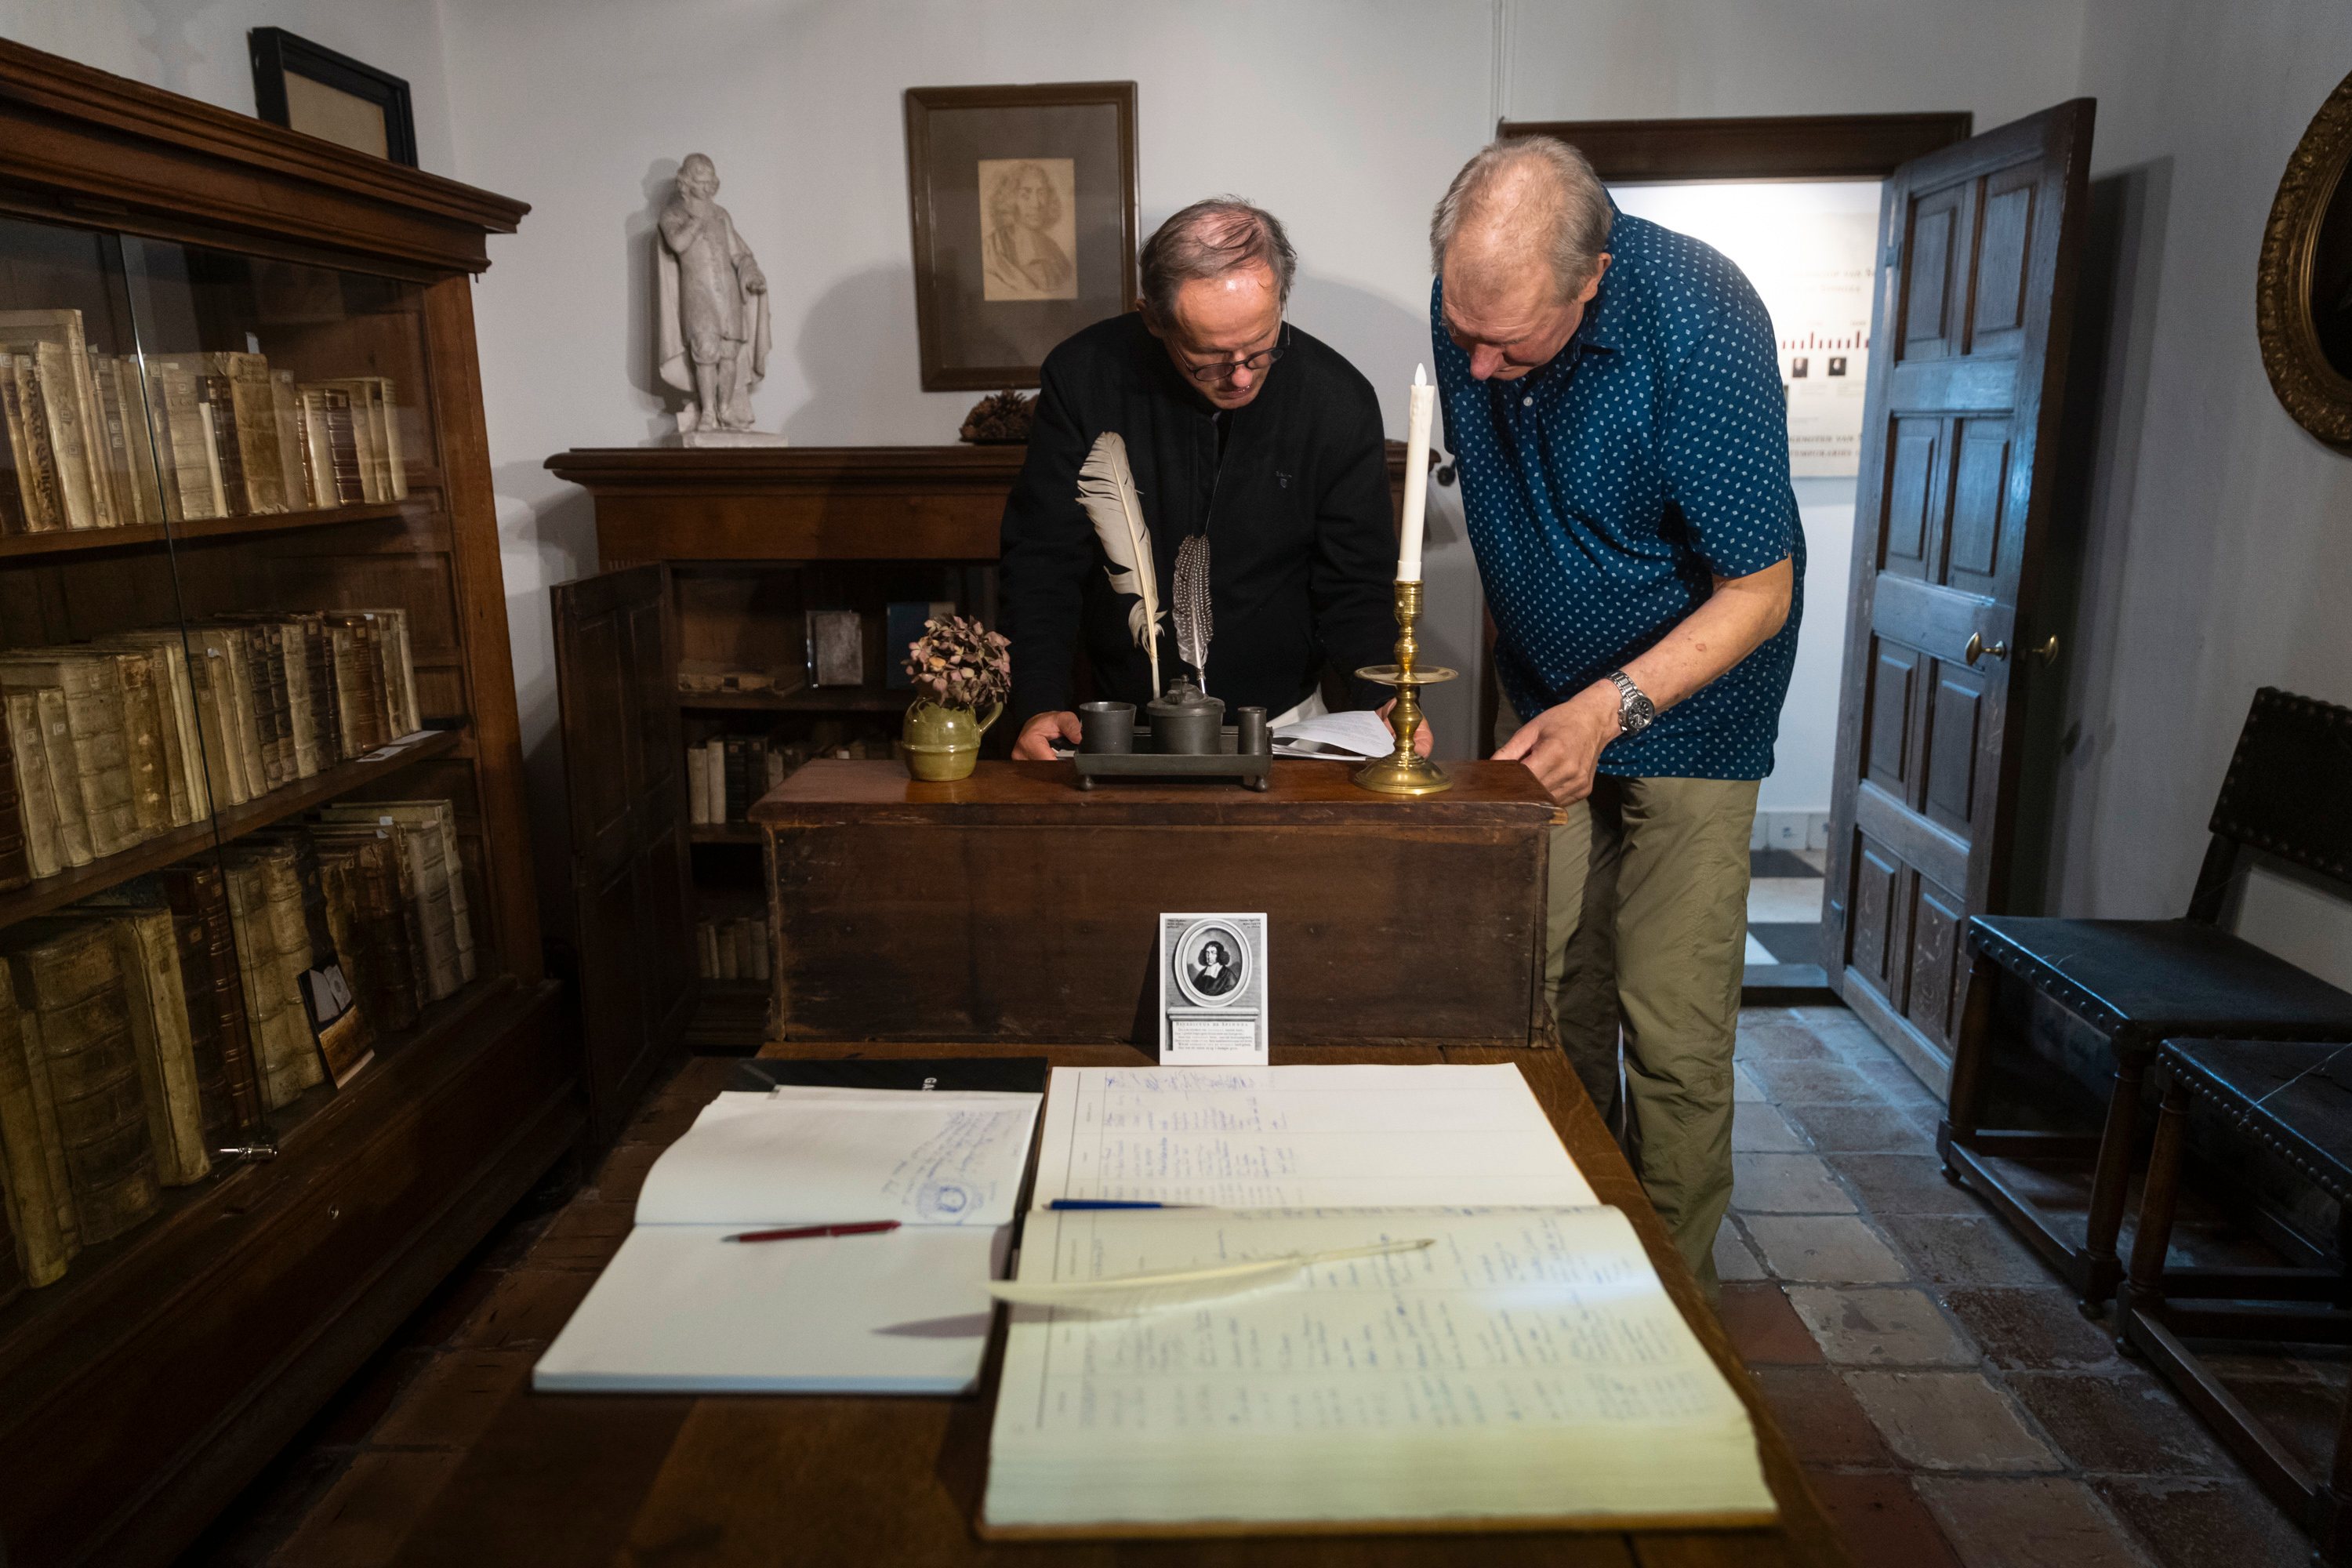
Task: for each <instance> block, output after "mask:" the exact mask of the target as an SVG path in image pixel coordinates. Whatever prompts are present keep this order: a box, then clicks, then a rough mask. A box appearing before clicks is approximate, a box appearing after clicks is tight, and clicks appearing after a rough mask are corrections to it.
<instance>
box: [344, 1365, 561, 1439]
mask: <svg viewBox="0 0 2352 1568" xmlns="http://www.w3.org/2000/svg"><path fill="white" fill-rule="evenodd" d="M539 1355H540V1352H538V1351H537V1350H535V1349H533V1350H512V1351H486V1350H472V1349H460V1350H453V1351H446V1352H443V1353H442V1355H441V1357H440V1359H439V1360H438V1361H436V1362H435V1363H433V1364H432V1365H431V1366H429V1367H427V1368H425V1371H424V1373H422V1374H421V1375H420V1376H419V1377H418V1378H417V1379H416V1381H415V1384H412V1385H411V1386H410V1388H409V1390H408V1392H407V1393H406V1394H404V1396H403V1397H402V1399H401V1401H400V1405H399V1406H398V1408H396V1409H394V1411H393V1413H392V1414H391V1415H389V1416H388V1417H386V1418H385V1419H384V1421H383V1423H382V1424H381V1425H379V1426H377V1427H376V1429H375V1434H374V1436H373V1439H372V1440H373V1443H374V1444H375V1445H376V1446H377V1447H394V1448H406V1447H419V1448H464V1447H470V1446H471V1445H472V1444H473V1442H474V1441H475V1439H477V1438H478V1437H479V1436H481V1435H482V1434H483V1433H484V1432H486V1431H488V1429H489V1425H490V1421H491V1419H492V1418H493V1417H494V1416H496V1415H498V1413H499V1406H501V1405H504V1404H505V1403H506V1402H507V1399H508V1398H509V1396H510V1395H511V1394H514V1393H515V1392H516V1391H517V1390H519V1389H520V1388H521V1387H523V1385H524V1384H527V1383H528V1382H529V1381H530V1365H531V1363H533V1362H535V1361H537V1360H538V1359H539Z"/></svg>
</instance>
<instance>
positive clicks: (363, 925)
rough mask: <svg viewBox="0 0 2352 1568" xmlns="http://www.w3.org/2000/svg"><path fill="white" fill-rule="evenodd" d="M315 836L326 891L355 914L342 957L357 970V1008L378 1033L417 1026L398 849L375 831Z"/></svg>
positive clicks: (336, 829)
mask: <svg viewBox="0 0 2352 1568" xmlns="http://www.w3.org/2000/svg"><path fill="white" fill-rule="evenodd" d="M314 836H315V837H316V838H317V840H318V843H319V856H320V868H321V871H322V873H323V874H324V875H325V876H326V877H327V878H328V879H329V886H330V888H331V889H334V888H340V889H341V890H342V894H343V896H344V897H345V898H347V899H348V900H350V903H351V907H352V911H353V921H352V936H353V941H354V946H353V947H352V948H350V949H344V950H342V951H343V952H344V953H345V956H346V957H348V958H349V959H350V960H351V961H352V963H353V965H354V966H355V967H356V969H357V973H355V974H353V975H352V977H351V978H352V989H353V990H354V991H356V992H357V993H358V994H359V998H360V1005H361V1007H362V1009H363V1010H364V1011H365V1013H366V1014H367V1016H369V1017H370V1018H371V1019H372V1020H373V1022H374V1024H375V1026H376V1027H377V1028H379V1029H405V1028H407V1027H408V1026H410V1025H411V1024H414V1023H415V1022H416V1014H417V1009H418V1007H419V1006H420V1005H422V997H421V994H420V991H419V987H418V981H417V970H416V959H415V952H414V950H413V949H412V947H411V946H410V941H409V923H410V917H409V914H408V911H407V910H404V908H403V906H402V903H401V897H400V867H399V864H398V849H397V847H396V846H394V843H393V840H392V836H391V835H390V834H389V833H386V832H384V831H383V830H382V829H381V828H376V827H362V826H321V827H320V828H319V829H317V830H316V833H315V835H314ZM329 907H330V910H332V908H333V905H332V902H330V906H329Z"/></svg>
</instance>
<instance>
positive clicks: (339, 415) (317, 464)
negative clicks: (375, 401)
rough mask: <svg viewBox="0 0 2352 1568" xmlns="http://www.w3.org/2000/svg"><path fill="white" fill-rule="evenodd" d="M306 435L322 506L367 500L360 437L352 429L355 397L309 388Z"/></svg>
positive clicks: (313, 480)
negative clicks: (361, 463)
mask: <svg viewBox="0 0 2352 1568" xmlns="http://www.w3.org/2000/svg"><path fill="white" fill-rule="evenodd" d="M301 398H302V434H303V438H304V441H305V443H306V450H307V453H308V456H309V458H310V463H309V473H310V482H311V485H312V487H313V489H314V491H315V495H316V504H318V505H320V506H353V505H356V504H358V503H359V502H361V501H363V500H367V485H366V481H365V480H364V479H362V477H361V474H360V448H359V441H358V437H357V433H356V432H355V431H354V430H353V429H352V395H351V394H350V393H349V392H347V391H345V390H344V389H342V388H341V387H338V386H305V387H304V388H302V392H301Z"/></svg>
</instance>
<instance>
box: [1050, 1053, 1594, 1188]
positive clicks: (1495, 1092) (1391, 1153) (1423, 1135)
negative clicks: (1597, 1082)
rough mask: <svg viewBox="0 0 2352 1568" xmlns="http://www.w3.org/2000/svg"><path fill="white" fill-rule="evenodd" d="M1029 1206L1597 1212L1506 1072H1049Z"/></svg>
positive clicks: (1537, 1112) (1512, 1072)
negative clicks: (1062, 1201)
mask: <svg viewBox="0 0 2352 1568" xmlns="http://www.w3.org/2000/svg"><path fill="white" fill-rule="evenodd" d="M1034 1191H1035V1196H1034V1202H1035V1203H1036V1204H1037V1205H1040V1206H1043V1205H1045V1204H1047V1203H1050V1202H1052V1201H1053V1200H1054V1199H1055V1198H1097V1199H1122V1200H1127V1201H1130V1202H1155V1203H1169V1204H1213V1205H1218V1206H1220V1207H1223V1208H1276V1207H1284V1208H1297V1207H1382V1206H1389V1205H1417V1204H1444V1205H1453V1204H1521V1205H1549V1206H1554V1207H1561V1208H1580V1207H1585V1206H1589V1205H1593V1204H1596V1203H1598V1202H1599V1201H1600V1200H1599V1199H1597V1198H1596V1197H1594V1195H1593V1193H1592V1188H1591V1185H1589V1184H1587V1183H1586V1182H1585V1179H1584V1177H1583V1174H1582V1173H1580V1172H1579V1171H1578V1170H1577V1168H1576V1162H1575V1161H1573V1160H1571V1159H1570V1158H1569V1153H1568V1151H1567V1149H1565V1148H1564V1147H1562V1146H1561V1144H1560V1141H1559V1134H1558V1133H1556V1132H1554V1131H1552V1125H1551V1121H1550V1119H1549V1117H1547V1116H1545V1115H1544V1112H1543V1107H1542V1106H1540V1105H1538V1103H1537V1102H1536V1097H1535V1093H1534V1091H1533V1090H1531V1089H1528V1082H1527V1079H1525V1078H1523V1077H1521V1076H1520V1074H1519V1069H1518V1068H1517V1067H1514V1066H1512V1065H1511V1064H1510V1063H1508V1062H1503V1063H1498V1064H1496V1065H1494V1066H1491V1067H1490V1066H1454V1065H1431V1066H1425V1067H1424V1066H1404V1067H1390V1066H1378V1065H1360V1064H1353V1065H1345V1066H1332V1067H1268V1068H1055V1069H1054V1078H1053V1084H1052V1088H1051V1089H1050V1090H1049V1091H1048V1093H1047V1095H1046V1097H1045V1136H1044V1139H1043V1141H1042V1146H1041V1148H1040V1150H1039V1152H1038V1157H1037V1183H1036V1187H1035V1189H1034Z"/></svg>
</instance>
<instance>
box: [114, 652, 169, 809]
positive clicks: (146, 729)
mask: <svg viewBox="0 0 2352 1568" xmlns="http://www.w3.org/2000/svg"><path fill="white" fill-rule="evenodd" d="M113 657H114V666H115V672H116V675H117V677H118V679H120V680H121V684H122V738H123V754H124V761H125V765H126V766H127V767H128V768H129V769H130V772H131V818H132V820H133V821H134V822H136V823H137V825H138V831H139V837H141V838H142V839H145V838H152V837H155V835H157V834H159V833H161V832H163V830H164V829H166V828H168V827H170V826H172V780H171V767H170V765H169V763H168V762H167V761H166V760H165V757H164V754H163V710H162V705H161V704H160V703H158V702H157V701H156V695H155V668H154V663H153V661H152V660H151V659H150V658H148V657H147V656H146V655H145V654H143V653H131V652H118V653H116V654H115V655H114V656H113Z"/></svg>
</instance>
